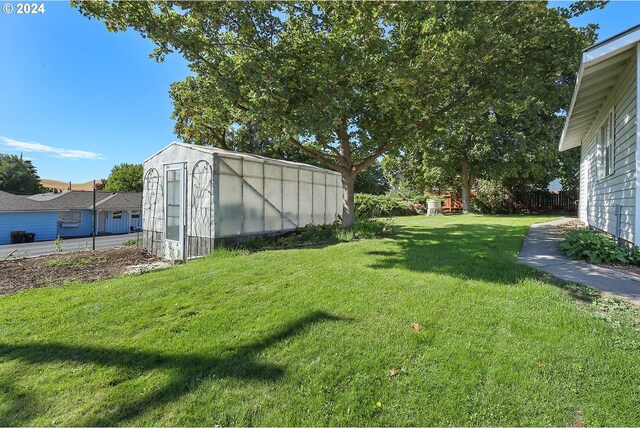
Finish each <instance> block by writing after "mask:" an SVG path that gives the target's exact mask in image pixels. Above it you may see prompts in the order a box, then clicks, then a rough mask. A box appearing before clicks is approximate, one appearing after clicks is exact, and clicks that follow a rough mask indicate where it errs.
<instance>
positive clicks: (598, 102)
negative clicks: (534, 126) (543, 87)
mask: <svg viewBox="0 0 640 428" xmlns="http://www.w3.org/2000/svg"><path fill="white" fill-rule="evenodd" d="M639 54H640V25H638V26H635V27H633V28H630V29H629V30H627V31H625V32H623V33H620V34H618V35H616V36H613V37H611V38H609V39H607V40H604V41H602V42H600V43H597V44H595V45H593V46H591V47H590V48H587V49H585V50H584V52H583V54H582V61H581V63H580V68H579V70H578V77H577V82H576V86H575V89H574V92H573V98H572V100H571V106H570V108H569V111H568V113H567V120H566V123H565V126H564V130H563V132H562V138H561V140H560V150H561V151H564V150H569V149H573V148H580V153H581V155H580V196H579V198H580V200H579V205H578V215H579V217H580V220H582V221H583V222H585V223H586V224H588V225H589V226H591V227H594V228H597V229H600V230H603V231H605V232H608V233H610V234H611V235H614V236H616V237H617V238H620V239H623V240H625V241H628V242H631V243H634V244H636V245H638V244H640V213H639V212H638V210H639V209H640V203H639V201H640V169H639V167H640V151H638V150H637V148H638V142H639V141H640V128H639V126H638V120H637V112H638V111H639V110H640V105H639V103H640V97H638V84H637V82H638V80H640V68H639V67H638V56H639Z"/></svg>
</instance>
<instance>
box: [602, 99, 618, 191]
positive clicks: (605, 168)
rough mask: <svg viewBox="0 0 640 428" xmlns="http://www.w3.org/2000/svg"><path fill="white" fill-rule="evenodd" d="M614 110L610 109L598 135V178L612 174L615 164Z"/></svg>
mask: <svg viewBox="0 0 640 428" xmlns="http://www.w3.org/2000/svg"><path fill="white" fill-rule="evenodd" d="M614 127H615V111H614V110H611V111H610V112H609V115H608V116H607V119H606V120H605V122H604V124H602V126H601V127H600V133H599V135H598V155H599V157H600V162H599V163H600V168H599V171H598V172H599V174H598V175H599V178H601V179H602V178H604V177H608V176H610V175H611V174H613V173H614V172H615V171H614V165H615V131H614Z"/></svg>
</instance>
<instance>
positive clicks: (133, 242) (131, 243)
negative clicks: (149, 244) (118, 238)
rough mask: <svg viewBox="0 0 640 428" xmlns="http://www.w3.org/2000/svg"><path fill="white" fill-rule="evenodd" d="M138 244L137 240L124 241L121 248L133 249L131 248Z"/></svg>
mask: <svg viewBox="0 0 640 428" xmlns="http://www.w3.org/2000/svg"><path fill="white" fill-rule="evenodd" d="M139 243H140V240H139V239H135V238H132V239H127V240H126V241H124V242H123V243H122V244H120V245H122V246H123V247H133V246H138V244H139Z"/></svg>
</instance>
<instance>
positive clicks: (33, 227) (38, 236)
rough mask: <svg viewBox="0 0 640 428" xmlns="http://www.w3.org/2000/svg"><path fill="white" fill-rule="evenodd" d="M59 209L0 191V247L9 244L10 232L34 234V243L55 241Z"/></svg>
mask: <svg viewBox="0 0 640 428" xmlns="http://www.w3.org/2000/svg"><path fill="white" fill-rule="evenodd" d="M58 211H59V209H58V208H56V207H54V206H52V205H50V204H48V203H46V202H36V201H33V200H31V199H29V198H27V197H25V196H18V195H13V194H11V193H7V192H3V191H0V245H4V244H11V232H18V231H21V232H26V233H33V234H35V236H34V238H35V241H50V240H53V239H56V236H57V231H56V219H57V216H58Z"/></svg>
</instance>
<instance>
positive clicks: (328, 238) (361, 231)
mask: <svg viewBox="0 0 640 428" xmlns="http://www.w3.org/2000/svg"><path fill="white" fill-rule="evenodd" d="M392 229H393V220H392V219H363V220H357V221H356V222H355V223H354V224H352V225H351V226H342V225H341V224H340V223H339V222H336V223H333V224H324V225H312V224H310V225H307V226H305V227H302V228H300V229H297V230H293V231H291V232H286V233H283V234H278V235H264V236H260V237H257V238H254V239H252V240H250V241H249V242H246V243H240V244H233V245H231V248H238V249H248V250H262V249H272V248H292V247H300V246H310V245H324V244H336V243H338V242H350V241H353V240H356V239H373V238H381V237H382V236H384V235H385V234H388V233H390V232H391V231H392Z"/></svg>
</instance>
